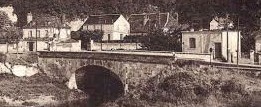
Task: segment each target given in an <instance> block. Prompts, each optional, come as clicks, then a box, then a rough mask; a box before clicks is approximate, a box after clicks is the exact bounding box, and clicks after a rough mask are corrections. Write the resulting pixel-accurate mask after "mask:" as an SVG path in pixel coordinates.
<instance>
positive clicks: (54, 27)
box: [22, 14, 71, 51]
mask: <svg viewBox="0 0 261 107" xmlns="http://www.w3.org/2000/svg"><path fill="white" fill-rule="evenodd" d="M30 15H32V14H28V17H27V18H28V21H29V22H28V24H27V25H26V26H24V27H23V41H22V42H23V47H24V51H44V50H50V47H51V46H52V45H53V44H54V43H57V42H60V41H66V40H68V39H70V38H71V37H70V33H71V31H70V27H69V26H68V25H67V24H65V23H64V22H63V21H62V20H61V19H60V18H57V17H55V16H41V17H35V18H32V16H30Z"/></svg>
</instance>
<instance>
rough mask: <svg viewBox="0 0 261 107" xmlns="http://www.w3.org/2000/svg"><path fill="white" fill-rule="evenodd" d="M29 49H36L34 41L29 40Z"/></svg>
mask: <svg viewBox="0 0 261 107" xmlns="http://www.w3.org/2000/svg"><path fill="white" fill-rule="evenodd" d="M28 45H29V51H34V42H28Z"/></svg>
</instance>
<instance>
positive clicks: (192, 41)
mask: <svg viewBox="0 0 261 107" xmlns="http://www.w3.org/2000/svg"><path fill="white" fill-rule="evenodd" d="M240 37H241V33H240V32H238V31H225V30H212V31H183V32H182V52H186V53H210V51H209V50H210V48H212V49H213V53H212V54H213V55H214V58H216V59H225V60H227V59H228V58H230V57H231V59H228V60H232V61H234V62H235V58H236V57H237V50H239V51H238V52H239V55H240V54H241V40H240ZM228 55H229V56H228ZM239 57H240V56H239Z"/></svg>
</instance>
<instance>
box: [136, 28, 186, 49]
mask: <svg viewBox="0 0 261 107" xmlns="http://www.w3.org/2000/svg"><path fill="white" fill-rule="evenodd" d="M140 41H141V43H142V47H143V48H144V49H147V50H153V51H169V50H172V51H181V34H180V32H178V31H177V32H164V31H162V30H160V29H159V30H156V31H153V32H150V33H149V34H148V35H146V36H144V37H143V38H141V40H140Z"/></svg>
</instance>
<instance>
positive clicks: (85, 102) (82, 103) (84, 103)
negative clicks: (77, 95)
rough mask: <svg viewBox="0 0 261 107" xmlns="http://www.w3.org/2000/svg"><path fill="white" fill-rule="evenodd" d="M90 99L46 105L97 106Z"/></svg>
mask: <svg viewBox="0 0 261 107" xmlns="http://www.w3.org/2000/svg"><path fill="white" fill-rule="evenodd" d="M88 102H89V101H88V100H79V101H71V102H66V103H63V104H56V105H48V106H46V107H95V106H93V105H91V103H88Z"/></svg>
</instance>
